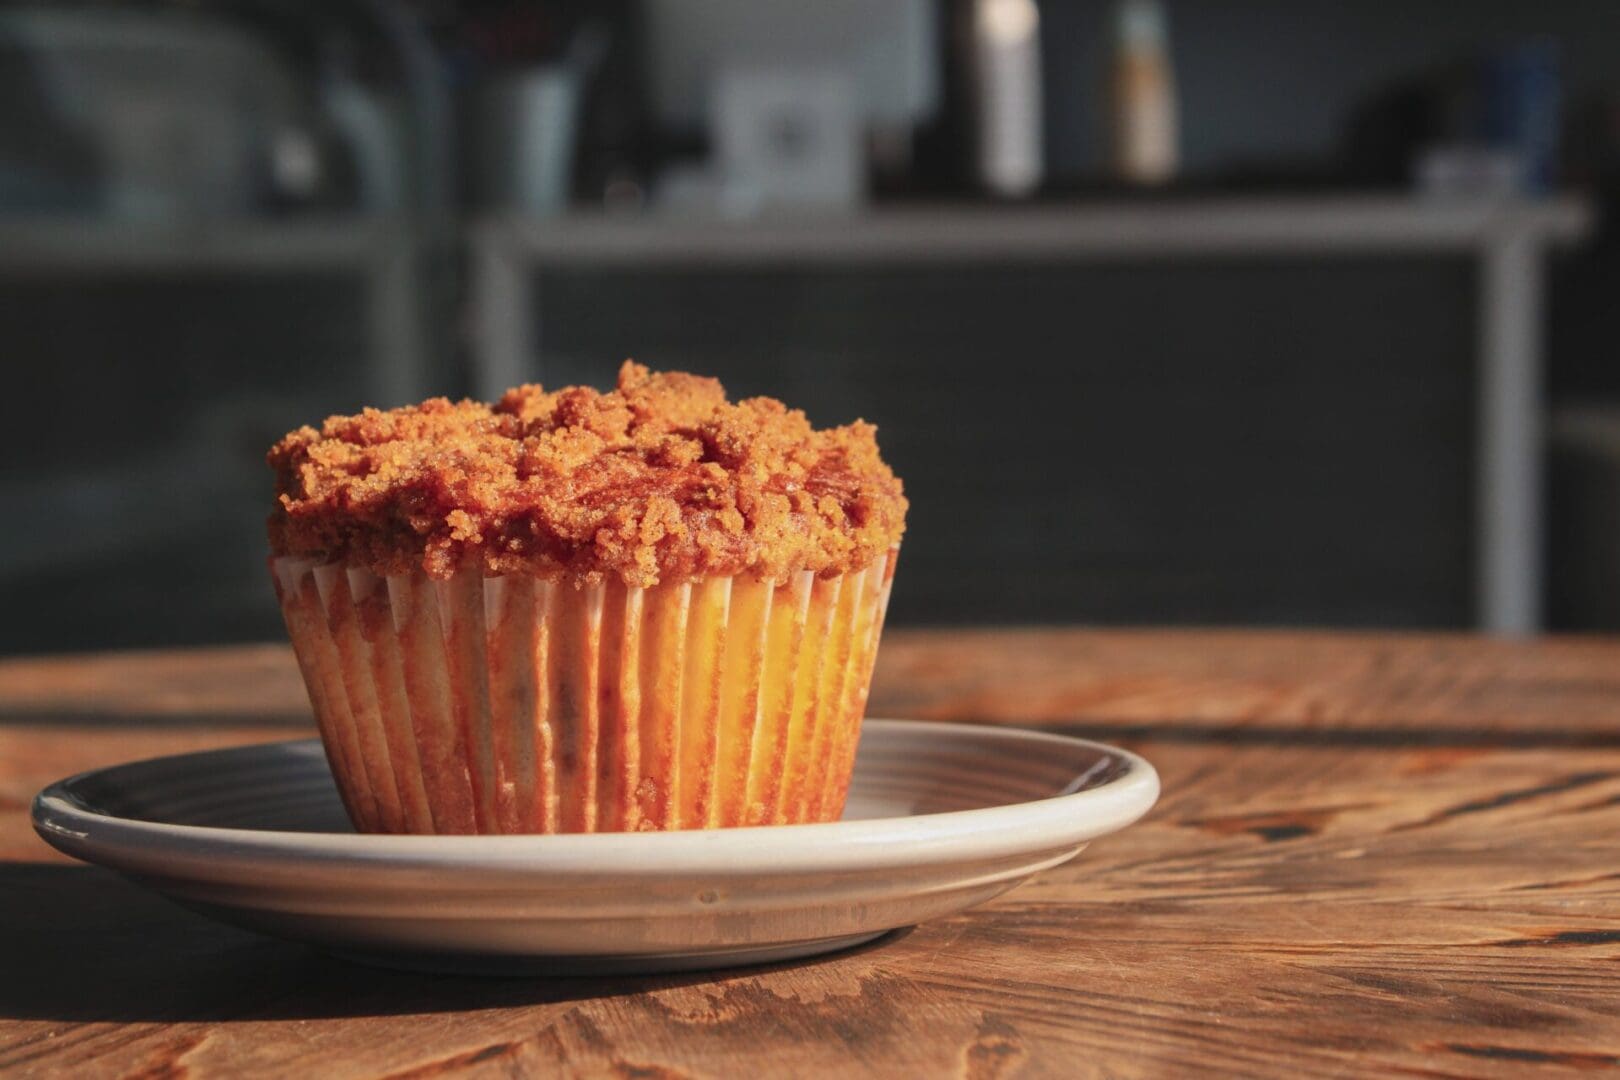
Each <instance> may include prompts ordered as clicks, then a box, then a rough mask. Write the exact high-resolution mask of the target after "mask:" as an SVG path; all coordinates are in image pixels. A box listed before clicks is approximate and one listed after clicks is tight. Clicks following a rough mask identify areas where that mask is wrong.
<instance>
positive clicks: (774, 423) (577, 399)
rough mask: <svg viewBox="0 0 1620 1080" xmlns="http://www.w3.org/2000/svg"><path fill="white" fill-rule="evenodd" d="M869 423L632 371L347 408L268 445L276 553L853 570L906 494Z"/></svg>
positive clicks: (414, 562) (721, 570) (688, 379)
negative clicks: (814, 418)
mask: <svg viewBox="0 0 1620 1080" xmlns="http://www.w3.org/2000/svg"><path fill="white" fill-rule="evenodd" d="M876 430H877V429H876V428H874V427H873V426H872V425H871V424H867V423H864V422H860V421H857V422H856V423H853V424H849V425H847V426H845V427H839V428H829V429H827V430H825V431H817V430H815V429H813V428H812V427H811V426H810V423H809V421H808V420H806V419H805V416H804V413H802V412H800V411H798V410H797V409H788V408H787V407H786V406H784V405H783V404H782V403H781V402H779V401H776V400H774V399H771V398H750V399H748V400H746V401H739V402H736V403H735V404H733V403H732V402H729V401H727V400H726V395H725V390H724V388H722V387H721V385H720V383H719V382H718V381H717V380H714V379H705V378H699V377H697V376H694V375H686V374H682V373H679V372H662V373H658V374H652V373H650V372H649V371H648V370H647V369H646V368H644V367H642V366H641V365H639V364H634V363H630V362H628V361H627V362H626V363H625V364H624V366H623V367H622V368H621V369H620V371H619V385H618V388H617V389H616V390H613V391H611V392H609V393H606V394H603V393H598V392H597V391H596V390H593V389H591V388H589V387H583V386H571V387H567V388H565V389H562V390H557V391H554V392H549V393H548V392H546V391H545V390H542V389H541V388H540V387H539V386H535V385H530V386H520V387H518V388H516V389H514V390H509V391H507V393H506V395H505V396H504V397H502V398H501V400H500V401H499V402H498V403H497V404H495V405H487V404H484V403H482V402H475V401H462V402H458V403H454V404H452V403H451V402H450V401H448V400H446V399H444V398H433V399H430V400H428V401H424V402H423V403H422V404H420V405H413V406H408V407H406V408H402V409H394V410H391V411H388V412H381V411H378V410H376V409H366V410H365V411H364V412H362V413H360V414H359V415H357V416H334V417H331V418H330V419H328V420H327V421H326V423H325V424H323V425H322V426H321V429H320V430H319V431H317V430H316V429H314V428H311V427H304V428H299V429H298V430H297V431H294V432H291V433H289V434H288V435H287V436H286V438H284V439H282V440H281V441H280V442H279V443H277V444H276V445H275V447H274V448H273V449H271V451H270V454H269V457H268V460H269V463H270V466H271V468H273V469H274V470H275V473H276V497H277V498H276V502H277V506H276V509H275V511H274V513H272V514H271V516H270V522H269V524H270V545H271V548H272V549H273V550H274V552H275V553H276V554H278V555H301V556H309V557H313V558H318V559H322V560H326V561H332V562H342V563H344V564H346V565H349V566H355V567H367V568H369V569H372V570H374V571H376V572H378V573H384V574H394V573H403V572H406V571H408V570H411V569H413V568H416V567H420V568H422V569H423V570H425V571H426V572H427V573H428V574H430V575H431V576H433V577H438V578H443V577H448V576H450V575H451V574H452V573H454V572H455V571H457V570H458V569H461V568H463V567H477V568H480V569H481V570H482V572H483V573H485V574H487V575H493V574H507V573H517V572H530V573H536V574H539V575H542V576H545V577H548V578H552V579H557V578H565V577H566V578H571V579H573V580H575V581H576V582H595V581H600V580H602V578H603V577H604V576H605V575H612V574H616V575H619V576H620V577H621V578H623V580H624V581H625V582H626V583H628V584H631V585H652V584H656V583H658V582H660V581H690V580H695V579H698V578H702V577H706V576H711V575H716V576H718V575H731V574H742V573H751V574H755V575H759V576H763V577H770V578H774V579H777V580H780V579H782V578H783V577H785V576H786V575H787V574H789V573H791V572H793V571H796V570H804V569H808V570H813V571H815V572H816V573H818V574H820V575H823V576H833V575H836V574H840V573H843V572H846V571H851V570H858V569H860V568H862V567H863V566H865V565H866V564H868V563H869V562H871V561H872V560H873V559H874V558H875V557H876V556H877V555H879V554H880V553H882V552H884V551H887V550H888V549H889V548H891V547H893V546H894V545H895V544H897V543H898V542H899V540H900V534H901V531H902V530H903V529H904V527H905V513H906V499H905V496H904V495H903V494H901V486H900V481H899V480H898V479H897V478H896V477H895V475H894V473H893V472H891V471H890V469H889V467H888V466H887V465H885V464H884V463H883V460H882V458H880V457H879V456H878V448H877V441H876V439H875V437H874V436H875V433H876Z"/></svg>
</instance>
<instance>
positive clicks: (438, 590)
mask: <svg viewBox="0 0 1620 1080" xmlns="http://www.w3.org/2000/svg"><path fill="white" fill-rule="evenodd" d="M875 432H876V429H875V428H873V427H872V426H871V425H869V424H866V423H863V422H856V423H853V424H850V425H848V426H845V427H839V428H830V429H827V430H821V431H818V430H815V429H814V428H812V427H811V425H810V423H809V422H808V421H807V420H806V419H805V416H804V414H803V413H802V412H799V411H797V410H790V409H788V408H786V407H785V406H784V405H782V403H781V402H778V401H775V400H772V399H770V398H752V399H749V400H745V401H739V402H736V403H733V402H730V401H728V400H727V398H726V395H725V391H724V389H723V388H722V387H721V386H720V384H719V383H718V382H717V381H715V380H713V379H706V378H699V377H696V376H693V375H686V374H680V373H675V372H668V373H659V374H653V373H650V372H649V371H648V370H647V369H646V368H644V367H641V366H640V365H637V364H633V363H626V364H625V365H624V366H623V368H622V369H621V370H620V372H619V380H618V386H617V388H616V389H615V390H613V391H611V392H609V393H599V392H597V391H596V390H593V389H591V388H589V387H568V388H565V389H562V390H557V391H551V392H548V391H545V390H543V389H542V388H541V387H539V386H521V387H518V388H516V389H514V390H510V391H508V392H507V393H506V394H505V396H503V397H502V398H501V400H500V401H499V402H497V403H496V404H494V405H489V404H484V403H480V402H473V401H462V402H459V403H454V404H453V403H451V402H450V401H447V400H445V399H443V398H435V399H432V400H429V401H425V402H423V403H422V404H420V405H415V406H410V407H407V408H402V409H394V410H392V411H388V412H381V411H378V410H375V409H367V410H365V411H363V412H361V413H360V414H359V415H356V416H335V417H332V418H330V419H328V420H327V421H326V422H325V424H324V425H322V427H321V428H320V429H319V430H317V429H315V428H309V427H305V428H300V429H299V430H297V431H294V432H291V433H290V434H288V435H287V436H286V438H284V439H282V440H281V441H280V442H279V443H277V444H276V446H275V447H274V448H273V449H272V450H271V451H270V453H269V456H268V460H269V463H270V466H271V468H272V469H273V470H274V471H275V476H276V508H275V510H274V511H273V513H272V514H271V517H270V521H269V534H270V547H271V552H272V555H271V559H270V565H271V570H272V575H273V577H274V580H275V583H276V591H277V595H278V597H279V599H280V602H281V608H282V613H283V615H284V616H285V618H286V623H287V631H288V634H289V636H290V637H291V639H292V643H293V649H294V652H295V653H296V654H297V657H298V664H299V667H300V669H301V670H302V672H303V676H304V682H305V684H306V686H307V687H308V689H309V697H310V702H311V704H312V706H313V708H314V712H315V717H316V720H317V722H318V724H319V727H320V732H321V738H322V741H323V743H324V745H325V748H326V755H327V760H328V761H329V762H330V763H331V767H332V773H333V775H334V777H335V778H336V780H337V786H338V790H339V793H340V794H341V796H342V798H343V804H344V806H345V808H346V809H347V810H348V813H349V817H350V818H351V820H352V821H353V822H354V825H355V828H357V829H359V830H360V831H362V832H385V833H554V832H605V831H625V830H661V829H690V828H714V827H720V826H738V825H763V824H788V823H798V822H812V821H830V820H836V819H837V818H838V817H839V815H840V814H841V813H842V811H843V806H844V800H845V796H846V793H847V790H848V785H849V776H850V772H851V769H852V767H853V764H854V757H855V747H856V742H857V740H858V737H859V732H860V721H861V717H862V714H863V712H864V710H865V705H866V694H867V686H868V682H869V680H870V677H871V673H872V664H873V660H874V658H875V656H876V652H877V644H878V637H879V634H880V633H881V630H882V624H883V614H884V610H885V608H886V607H887V604H888V598H889V589H890V583H891V581H892V579H893V575H894V566H895V558H896V555H897V554H898V550H899V547H898V545H899V541H900V535H901V532H902V531H903V529H904V523H905V512H906V500H905V497H904V495H903V494H902V490H901V484H900V481H899V480H898V479H896V477H895V475H894V473H893V472H892V471H890V469H889V467H888V466H887V465H886V464H884V462H883V460H882V458H881V457H880V456H879V455H878V449H877V442H876V438H875Z"/></svg>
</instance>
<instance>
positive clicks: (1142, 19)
mask: <svg viewBox="0 0 1620 1080" xmlns="http://www.w3.org/2000/svg"><path fill="white" fill-rule="evenodd" d="M1166 24H1167V20H1166V18H1165V12H1164V5H1163V4H1162V3H1161V2H1160V0H1123V2H1122V3H1121V4H1120V5H1119V12H1118V23H1117V24H1116V27H1115V33H1116V46H1115V47H1116V52H1115V55H1114V79H1113V94H1112V104H1113V113H1114V115H1113V132H1114V172H1115V175H1116V176H1118V178H1119V179H1121V180H1124V181H1125V182H1126V183H1130V184H1163V183H1165V182H1167V181H1169V180H1170V179H1172V178H1173V177H1174V176H1175V174H1176V167H1177V165H1178V164H1179V161H1178V159H1179V154H1178V152H1177V143H1178V142H1179V137H1180V136H1179V131H1178V127H1179V125H1178V123H1177V116H1176V79H1175V72H1174V70H1173V69H1172V67H1171V65H1170V48H1169V42H1168V36H1169V35H1168V31H1167V26H1166Z"/></svg>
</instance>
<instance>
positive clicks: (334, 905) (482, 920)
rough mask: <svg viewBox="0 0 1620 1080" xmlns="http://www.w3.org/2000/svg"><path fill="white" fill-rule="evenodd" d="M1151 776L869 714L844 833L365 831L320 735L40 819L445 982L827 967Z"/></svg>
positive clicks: (87, 776) (976, 884)
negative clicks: (835, 954) (841, 953)
mask: <svg viewBox="0 0 1620 1080" xmlns="http://www.w3.org/2000/svg"><path fill="white" fill-rule="evenodd" d="M1158 792H1159V778H1158V775H1157V774H1156V773H1155V772H1154V771H1153V767H1152V766H1151V765H1149V764H1148V763H1147V762H1146V761H1144V760H1142V759H1141V758H1139V757H1137V756H1136V755H1134V754H1129V753H1126V752H1125V751H1123V750H1116V749H1114V748H1112V747H1107V746H1102V745H1099V744H1097V743H1091V742H1084V741H1081V740H1079V739H1069V738H1064V737H1061V736H1057V735H1047V734H1042V733H1039V732H1032V731H1018V730H1012V729H1008V728H996V727H978V726H963V725H955V724H928V723H912V722H902V721H893V720H869V721H867V722H866V724H865V726H864V728H863V732H862V737H861V745H860V753H859V756H858V760H857V761H856V764H855V777H854V780H853V782H852V784H851V787H850V798H849V806H848V809H847V811H846V813H845V815H844V820H843V821H840V822H836V823H832V824H824V825H784V826H767V827H762V828H748V829H718V830H712V831H690V832H674V833H597V834H586V835H574V836H472V837H455V836H362V835H358V834H356V833H354V832H353V831H352V830H351V829H350V827H349V823H348V820H347V819H346V818H345V817H344V815H343V809H342V807H341V806H340V805H339V803H338V798H337V792H336V789H335V788H334V787H333V784H332V778H331V774H330V773H329V772H328V770H327V767H326V761H325V758H324V757H323V756H322V754H321V748H320V745H319V743H317V742H316V741H314V740H307V741H303V742H290V743H276V744H272V745H268V746H246V747H241V748H237V749H230V750H216V751H212V752H208V753H200V754H184V755H180V756H178V757H168V758H159V759H156V760H153V761H142V762H136V763H133V764H129V765H120V766H117V767H115V768H111V769H102V770H99V771H96V772H89V773H83V774H81V775H79V776H75V777H71V778H69V779H67V780H63V781H60V782H59V783H56V784H53V785H51V786H50V787H48V788H46V789H45V790H44V791H43V792H41V793H40V794H39V797H38V798H37V799H35V801H34V827H35V828H36V829H37V830H38V831H39V834H40V835H41V836H42V837H44V838H45V839H46V840H47V841H48V842H49V843H51V844H52V845H53V846H55V847H56V848H58V849H59V850H61V851H64V852H67V853H68V854H69V855H73V856H76V857H77V858H80V859H84V860H86V861H87V862H93V863H100V864H101V865H104V866H110V867H112V868H113V869H115V870H119V871H122V872H123V873H124V874H126V875H128V876H129V877H131V878H133V879H134V880H136V881H138V882H141V883H143V884H145V885H147V886H149V887H151V888H153V889H155V890H157V891H158V892H160V893H163V894H164V895H165V896H168V897H169V898H171V899H173V900H175V901H177V902H179V903H180V904H183V905H184V906H186V907H188V908H192V909H194V910H196V911H199V912H202V913H204V914H207V915H210V916H213V917H215V918H218V919H222V920H224V921H226V922H230V923H235V924H236V925H238V926H244V927H247V928H249V929H252V930H258V931H261V932H263V933H267V934H273V935H275V936H278V937H284V938H291V939H294V940H299V941H307V942H309V943H311V944H313V945H317V946H319V947H321V948H324V949H327V950H329V951H333V952H337V953H341V954H344V955H347V956H351V957H354V958H356V959H361V960H367V961H370V962H373V963H383V964H389V965H393V966H404V967H413V968H422V969H430V970H447V971H480V972H525V971H527V972H552V973H558V974H562V973H584V972H614V971H671V970H680V969H694V968H706V967H722V966H729V965H732V964H745V963H760V962H765V961H772V960H786V959H791V958H794V957H802V956H810V955H813V954H815V953H820V952H826V951H829V950H832V949H837V948H842V947H845V946H849V945H855V944H858V943H860V942H862V941H866V940H869V939H871V938H873V937H876V936H877V935H879V934H881V933H883V932H884V931H886V930H891V929H894V928H895V927H900V926H908V925H910V924H912V923H916V922H920V921H922V920H924V919H931V918H934V917H936V916H940V915H946V914H950V913H952V912H956V911H960V910H962V909H963V908H967V907H970V906H972V905H974V904H977V903H980V902H982V901H984V900H988V899H990V898H991V897H993V896H996V895H998V894H1000V893H1002V892H1005V891H1006V890H1008V889H1010V888H1012V887H1013V886H1014V885H1017V884H1018V883H1019V882H1021V881H1023V880H1024V879H1025V878H1028V877H1029V876H1030V875H1031V874H1034V873H1037V872H1038V871H1041V870H1044V869H1046V868H1048V867H1051V866H1056V865H1057V864H1059V863H1061V862H1064V861H1066V860H1067V859H1070V858H1072V857H1073V856H1074V855H1075V854H1077V853H1078V852H1079V851H1080V850H1081V848H1083V847H1085V845H1086V842H1087V841H1089V840H1092V839H1095V838H1096V837H1099V836H1102V835H1104V834H1106V833H1111V832H1113V831H1115V830H1116V829H1120V828H1123V827H1124V826H1126V825H1129V824H1130V823H1131V822H1133V821H1135V820H1136V819H1137V818H1139V817H1141V816H1142V815H1143V814H1144V813H1146V812H1147V810H1148V808H1149V807H1151V806H1152V805H1153V801H1154V800H1155V799H1156V798H1157V797H1158Z"/></svg>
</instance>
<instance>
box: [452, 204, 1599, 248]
mask: <svg viewBox="0 0 1620 1080" xmlns="http://www.w3.org/2000/svg"><path fill="white" fill-rule="evenodd" d="M1591 222H1592V211H1591V208H1590V206H1589V205H1588V204H1587V202H1586V201H1585V200H1583V199H1580V198H1577V197H1573V196H1566V197H1562V198H1559V199H1554V200H1549V201H1545V202H1526V201H1489V202H1487V201H1466V202H1454V201H1439V200H1434V201H1430V200H1422V199H1414V198H1410V197H1406V198H1400V197H1341V198H1289V199H1265V200H1257V199H1210V200H1201V201H1178V202H1166V203H1156V204H1144V203H1136V202H1133V203H1121V204H1112V205H1110V204H1092V203H1087V204H1080V205H1075V206H1072V207H1066V206H1056V205H1047V206H1035V207H1019V208H1001V209H997V208H993V207H950V206H940V207H918V208H914V209H913V208H907V209H879V210H873V211H870V212H867V213H859V214H851V215H836V216H835V215H826V216H820V217H759V218H752V219H745V220H737V219H726V218H690V217H683V218H666V217H659V216H656V215H648V216H645V217H629V216H622V215H608V214H589V215H585V214H572V215H566V216H563V217H558V218H551V219H539V220H536V219H533V218H518V217H497V218H490V219H486V220H485V221H483V222H481V223H480V224H479V225H478V226H476V227H475V229H474V231H473V241H474V245H475V247H476V248H477V249H478V250H479V251H482V252H486V253H490V252H495V253H499V254H500V255H502V256H503V257H507V258H528V259H535V260H539V259H543V260H545V261H547V262H548V263H552V264H557V263H574V262H602V261H608V262H621V261H627V260H633V261H636V262H658V263H670V262H686V261H692V262H702V263H705V264H712V263H717V262H719V263H739V262H743V263H747V262H772V263H784V262H791V263H803V262H820V261H828V262H852V261H859V262H871V261H885V262H916V261H919V260H965V261H977V260H983V259H999V258H1013V259H1062V260H1071V259H1076V258H1087V257H1117V256H1122V255H1123V256H1136V255H1140V256H1164V255H1196V254H1207V255H1235V256H1241V255H1245V254H1257V255H1273V254H1279V253H1281V254H1288V253H1298V254H1313V253H1323V252H1345V251H1349V252H1355V251H1378V252H1391V251H1468V250H1472V249H1477V248H1478V247H1480V246H1481V245H1482V244H1486V243H1491V242H1494V241H1496V240H1497V239H1499V238H1501V237H1503V236H1507V235H1515V236H1519V235H1529V236H1532V237H1535V238H1538V239H1542V240H1547V241H1559V240H1572V239H1575V238H1578V237H1580V236H1582V235H1584V234H1585V233H1586V232H1587V231H1588V230H1589V228H1590V227H1591Z"/></svg>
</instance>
